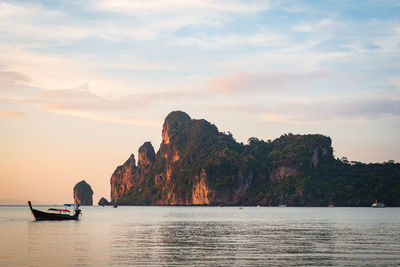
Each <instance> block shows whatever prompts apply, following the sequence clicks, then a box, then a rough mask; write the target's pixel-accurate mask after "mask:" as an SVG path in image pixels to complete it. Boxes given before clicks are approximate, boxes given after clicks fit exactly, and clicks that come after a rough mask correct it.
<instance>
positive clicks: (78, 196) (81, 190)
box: [74, 180, 93, 206]
mask: <svg viewBox="0 0 400 267" xmlns="http://www.w3.org/2000/svg"><path fill="white" fill-rule="evenodd" d="M92 196H93V190H92V188H91V187H90V185H89V184H88V183H86V181H85V180H82V181H80V182H79V183H77V184H76V185H75V186H74V201H75V203H77V204H79V205H88V206H91V205H93V198H92Z"/></svg>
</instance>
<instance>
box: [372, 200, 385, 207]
mask: <svg viewBox="0 0 400 267" xmlns="http://www.w3.org/2000/svg"><path fill="white" fill-rule="evenodd" d="M371 207H373V208H384V207H385V204H383V203H382V202H378V200H376V201H375V202H374V203H373V204H372V205H371Z"/></svg>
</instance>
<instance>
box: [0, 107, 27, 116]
mask: <svg viewBox="0 0 400 267" xmlns="http://www.w3.org/2000/svg"><path fill="white" fill-rule="evenodd" d="M0 116H1V117H9V118H10V117H11V118H19V117H26V116H28V114H27V113H25V112H22V111H19V110H11V109H8V110H0Z"/></svg>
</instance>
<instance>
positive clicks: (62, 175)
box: [0, 0, 400, 203]
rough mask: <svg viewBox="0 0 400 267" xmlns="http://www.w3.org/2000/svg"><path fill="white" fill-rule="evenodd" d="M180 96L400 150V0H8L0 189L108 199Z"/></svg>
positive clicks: (256, 129) (347, 145)
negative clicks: (84, 187) (115, 178)
mask: <svg viewBox="0 0 400 267" xmlns="http://www.w3.org/2000/svg"><path fill="white" fill-rule="evenodd" d="M173 110H183V111H185V112H187V113H188V114H189V115H190V116H191V117H192V118H196V119H201V118H204V119H207V120H208V121H210V122H212V123H214V124H215V125H216V126H217V127H218V129H219V130H220V131H225V132H227V131H230V132H231V133H232V134H233V136H234V138H235V139H236V140H237V141H239V142H244V143H246V142H247V139H248V138H249V137H252V136H255V137H258V138H261V139H265V140H266V139H275V138H277V137H279V136H280V135H282V134H284V133H288V132H292V133H294V134H296V133H299V134H308V133H320V134H324V135H327V136H330V137H331V138H332V140H333V147H334V154H335V157H339V158H341V157H343V156H346V157H348V159H349V160H356V161H362V162H366V163H368V162H384V161H388V160H395V161H396V162H398V161H400V138H399V137H400V1H390V0H387V1H368V0H360V1H301V0H296V1H286V0H285V1H261V0H259V1H253V0H243V1H235V0H233V1H226V0H219V1H211V0H153V1H150V0H136V1H135V0H132V1H124V0H103V1H68V0H60V1H53V0H49V1H0V132H1V138H0V200H1V199H19V200H33V201H40V202H42V203H64V202H71V201H72V188H73V186H74V185H75V184H76V183H77V182H79V181H80V180H82V179H85V180H86V181H87V182H88V183H89V184H90V185H91V186H92V189H93V190H94V202H95V203H97V201H98V200H99V198H100V197H102V196H104V197H106V198H107V199H110V177H111V174H112V173H113V171H114V170H115V168H116V167H117V166H118V165H121V164H123V163H124V162H125V160H127V159H128V157H129V156H130V154H131V153H134V154H135V156H136V159H137V150H138V148H139V146H140V145H142V144H143V143H144V142H145V141H151V142H152V144H153V146H154V147H155V149H156V150H158V147H159V145H160V143H161V129H162V123H163V121H164V118H165V116H166V115H167V114H168V113H169V112H171V111H173Z"/></svg>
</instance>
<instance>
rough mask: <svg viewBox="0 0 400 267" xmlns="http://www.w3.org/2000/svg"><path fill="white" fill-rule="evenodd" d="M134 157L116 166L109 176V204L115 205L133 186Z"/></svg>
mask: <svg viewBox="0 0 400 267" xmlns="http://www.w3.org/2000/svg"><path fill="white" fill-rule="evenodd" d="M136 169H137V167H136V163H135V155H133V154H132V155H131V156H130V157H129V159H128V160H127V161H126V162H125V163H124V164H122V165H121V166H118V168H117V169H116V170H115V171H114V173H113V174H112V176H111V180H110V183H111V203H115V202H116V200H117V199H118V198H120V197H121V196H123V195H126V194H127V193H128V192H129V189H131V187H132V186H133V181H134V179H135V178H136Z"/></svg>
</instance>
